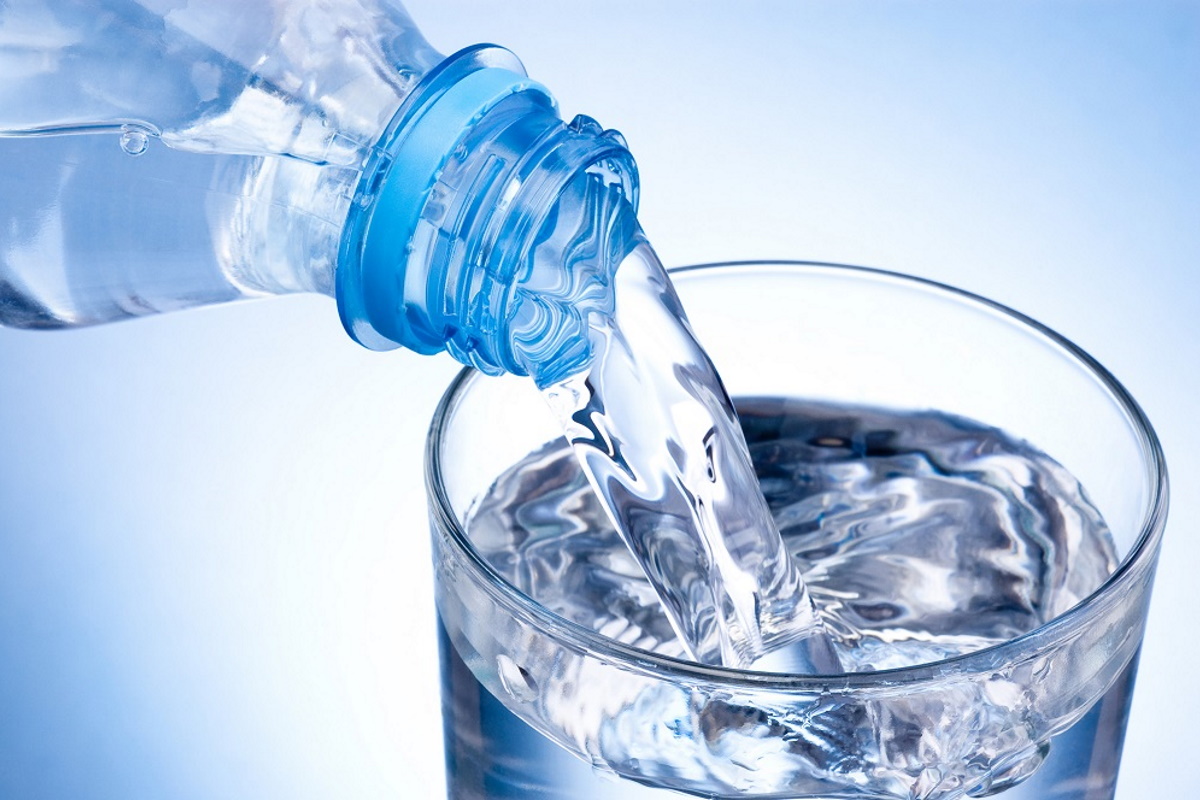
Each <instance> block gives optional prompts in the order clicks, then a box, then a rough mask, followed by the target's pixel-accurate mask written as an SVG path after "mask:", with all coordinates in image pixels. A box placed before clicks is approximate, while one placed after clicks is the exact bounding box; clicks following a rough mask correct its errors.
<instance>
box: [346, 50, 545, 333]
mask: <svg viewBox="0 0 1200 800" xmlns="http://www.w3.org/2000/svg"><path fill="white" fill-rule="evenodd" d="M437 84H438V81H434V82H433V85H431V86H430V87H429V90H426V91H421V90H420V89H418V92H420V96H415V97H413V98H410V99H412V100H415V101H416V102H415V103H413V104H406V108H405V109H402V110H401V112H400V113H399V114H398V115H397V121H396V122H395V123H394V124H393V126H392V128H391V133H390V134H385V135H384V137H383V138H382V139H381V140H380V142H379V144H378V145H377V147H376V150H377V153H376V155H375V157H374V158H373V159H372V161H371V163H369V164H368V166H367V168H366V169H365V170H364V172H363V178H362V180H361V181H360V184H359V191H358V193H357V194H356V197H355V202H354V204H353V206H352V210H351V212H350V218H349V219H348V220H347V227H346V233H345V235H344V236H343V243H342V251H341V253H340V263H339V264H338V269H337V298H338V311H339V313H340V315H341V318H342V324H343V325H344V326H345V328H346V331H347V332H348V333H349V334H350V336H351V338H353V339H354V340H355V341H357V342H359V343H360V344H362V345H364V346H366V347H368V348H370V349H373V350H389V349H393V348H395V347H398V346H401V345H402V346H404V347H407V348H409V349H411V350H415V351H416V352H419V353H435V352H438V351H440V350H442V349H443V348H444V343H443V342H442V340H441V339H439V338H437V337H435V336H431V335H430V334H429V333H428V332H424V331H422V330H420V329H419V328H417V327H414V326H413V325H411V324H410V321H409V315H408V314H407V313H406V303H405V280H406V273H407V269H406V266H407V262H408V254H409V251H410V249H411V242H412V238H413V235H414V233H415V232H416V229H417V224H418V222H419V220H420V218H421V214H422V212H423V210H424V208H425V205H426V202H427V201H428V200H429V195H430V192H431V191H432V189H433V187H434V185H435V184H436V183H437V181H438V178H439V177H440V176H441V173H442V171H443V169H444V168H445V166H446V163H447V162H448V161H449V159H450V158H451V156H452V154H453V153H454V151H455V149H456V148H457V147H458V145H459V143H460V142H461V141H462V139H463V138H464V137H465V136H466V134H467V133H468V132H469V131H470V130H471V128H472V127H473V126H474V125H475V124H476V123H477V122H478V121H479V120H480V119H481V118H482V117H483V116H484V115H485V114H487V113H488V111H490V110H491V109H493V108H494V107H495V106H496V105H497V104H498V103H500V102H501V101H503V100H504V99H506V98H508V97H510V96H512V95H513V94H517V93H520V92H535V93H537V94H540V95H542V96H543V97H544V98H545V101H546V103H547V104H548V106H549V107H553V104H554V100H553V97H552V96H551V95H550V92H549V90H547V89H546V88H545V87H544V86H542V85H541V84H539V83H537V82H536V81H533V80H530V79H529V78H527V77H525V76H524V75H521V74H519V73H516V72H513V71H511V70H508V69H503V68H499V67H483V68H478V69H475V70H474V71H471V72H469V73H468V74H466V75H463V76H462V77H460V78H458V79H457V80H453V81H452V82H450V83H449V84H448V85H446V86H445V87H444V88H443V89H442V90H441V91H440V92H438V91H436V89H437V88H438V86H437ZM431 95H432V96H431ZM411 277H412V278H413V279H420V280H422V281H424V280H426V276H424V275H419V276H411ZM410 288H413V289H417V290H418V292H419V291H420V287H410Z"/></svg>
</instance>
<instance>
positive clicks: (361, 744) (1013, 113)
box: [0, 0, 1200, 800]
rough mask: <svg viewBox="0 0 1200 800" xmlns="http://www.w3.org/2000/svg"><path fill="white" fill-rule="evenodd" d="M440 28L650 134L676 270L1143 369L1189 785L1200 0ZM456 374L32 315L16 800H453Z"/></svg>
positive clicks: (642, 7)
mask: <svg viewBox="0 0 1200 800" xmlns="http://www.w3.org/2000/svg"><path fill="white" fill-rule="evenodd" d="M408 8H409V10H410V11H411V12H412V14H413V17H414V18H415V19H416V20H417V22H418V24H419V25H420V26H421V27H422V29H423V30H424V31H425V32H426V34H427V36H428V38H429V40H430V41H431V42H432V43H433V44H434V45H435V46H436V47H438V48H439V49H441V50H442V51H444V52H451V51H453V50H456V49H458V48H459V47H462V46H465V45H467V44H470V43H473V42H476V41H494V42H499V43H502V44H505V45H507V46H508V47H510V48H511V49H513V50H514V51H516V52H517V53H518V54H519V55H521V57H522V58H523V60H524V61H525V63H526V65H527V67H528V69H529V71H530V73H531V74H532V75H533V76H534V77H536V78H538V79H540V80H542V81H543V82H544V83H546V84H547V85H549V86H550V87H551V88H552V89H553V90H554V91H555V93H556V94H557V95H558V96H559V98H560V100H561V103H562V106H563V110H564V113H565V114H566V115H568V116H569V115H572V114H575V113H578V112H587V113H588V114H591V115H592V116H595V117H596V118H597V119H599V120H601V121H602V122H603V123H604V124H606V125H609V126H613V127H617V128H619V129H621V130H622V131H623V132H624V133H625V134H626V136H627V138H628V139H629V141H630V143H631V146H632V148H633V150H634V152H635V154H636V155H637V157H638V159H639V162H640V164H641V168H642V175H643V190H644V194H643V213H642V218H643V222H644V225H645V228H646V230H647V231H648V232H649V234H650V236H651V238H652V240H653V241H654V242H655V244H656V246H657V247H658V249H659V252H660V254H661V255H662V257H663V259H664V260H665V261H666V262H667V263H668V264H672V265H682V264H687V263H693V262H701V261H714V260H722V259H745V258H808V259H819V260H831V261H840V262H848V263H859V264H866V265H871V266H877V267H884V268H889V269H895V270H900V271H906V272H911V273H914V274H917V275H922V276H925V277H929V278H934V279H937V280H941V281H945V282H948V283H952V284H955V285H957V286H961V287H963V288H966V289H969V290H972V291H975V292H978V293H980V294H983V295H986V296H989V297H992V298H994V299H996V300H999V301H1001V302H1003V303H1006V304H1008V305H1011V306H1013V307H1015V308H1017V309H1020V310H1022V311H1024V312H1026V313H1029V314H1031V315H1032V316H1034V317H1036V318H1038V319H1040V320H1042V321H1043V322H1045V323H1047V324H1049V325H1050V326H1052V327H1054V328H1056V329H1058V330H1059V331H1061V332H1063V333H1064V334H1066V335H1067V336H1069V337H1071V338H1072V339H1074V340H1075V341H1077V342H1078V343H1079V344H1081V345H1082V346H1083V347H1084V348H1086V349H1087V350H1089V351H1090V352H1091V353H1092V354H1093V355H1095V356H1096V357H1097V358H1098V359H1099V360H1100V361H1101V362H1103V363H1105V364H1106V365H1107V366H1109V368H1110V369H1112V371H1113V372H1114V373H1115V374H1116V375H1117V376H1118V377H1119V378H1120V379H1121V380H1122V381H1124V382H1125V384H1126V385H1127V386H1128V387H1129V389H1130V390H1131V391H1132V392H1133V394H1134V395H1135V396H1136V397H1137V398H1139V400H1140V401H1141V402H1142V404H1143V405H1144V407H1145V409H1146V411H1147V412H1148V414H1149V415H1150V417H1151V419H1152V420H1153V421H1154V423H1155V425H1156V426H1157V428H1158V431H1159V433H1160V435H1161V437H1162V439H1163V441H1164V443H1165V446H1166V449H1167V455H1168V459H1169V462H1170V466H1171V470H1172V477H1173V485H1174V503H1173V509H1172V513H1171V520H1170V523H1169V527H1168V540H1167V545H1166V550H1165V554H1164V561H1163V563H1162V567H1161V569H1160V573H1159V580H1158V585H1157V588H1156V591H1155V599H1154V606H1153V610H1152V620H1151V624H1150V631H1149V634H1148V638H1147V641H1146V646H1145V651H1144V656H1143V661H1142V674H1141V679H1140V681H1139V686H1138V691H1137V695H1136V697H1135V704H1134V710H1133V718H1132V721H1131V725H1130V730H1129V740H1128V744H1127V747H1126V757H1125V761H1124V765H1123V768H1122V788H1121V790H1120V792H1119V796H1120V797H1122V798H1129V799H1131V800H1137V799H1138V798H1158V797H1162V798H1174V797H1190V796H1192V795H1193V794H1194V793H1195V789H1194V788H1193V779H1192V778H1191V777H1190V776H1189V775H1188V773H1190V772H1191V770H1190V769H1188V767H1189V766H1190V765H1191V763H1192V761H1193V759H1194V757H1195V752H1196V750H1197V748H1198V747H1200V734H1198V733H1197V724H1198V723H1200V719H1198V717H1200V687H1198V686H1197V681H1196V678H1195V677H1194V671H1195V667H1194V665H1195V663H1196V661H1197V659H1198V658H1200V647H1198V646H1197V644H1196V639H1195V638H1194V634H1195V631H1196V626H1197V623H1196V621H1195V619H1194V617H1195V615H1196V613H1197V612H1196V609H1197V608H1200V599H1198V597H1197V594H1198V592H1200V580H1198V579H1197V578H1196V577H1195V574H1194V573H1196V572H1197V570H1200V538H1198V537H1197V536H1196V533H1197V531H1200V500H1198V499H1197V498H1198V491H1197V489H1198V487H1200V424H1198V423H1197V421H1196V419H1195V417H1194V416H1192V414H1191V413H1190V412H1191V406H1192V402H1193V399H1194V398H1195V397H1197V396H1198V395H1200V322H1197V317H1198V315H1200V277H1198V276H1197V268H1198V266H1200V134H1198V133H1197V130H1198V126H1200V4H1197V3H1195V2H1187V3H1184V2H1181V3H1162V2H1147V1H1145V0H1139V2H1132V1H1131V2H1089V3H1083V2H1061V3H1043V2H1036V3H1034V2H1003V3H1001V2H972V3H957V2H956V3H949V2H946V3H941V2H928V3H920V4H915V3H908V2H881V3H869V4H867V3H853V2H851V3H844V2H839V3H833V2H828V3H794V2H786V3H785V2H776V3H766V2H761V3H748V4H733V3H725V4H720V5H717V4H705V3H695V2H655V3H647V2H633V1H632V0H622V1H621V2H607V3H604V4H598V3H596V4H572V3H564V2H549V0H547V1H546V2H529V1H528V0H522V2H516V0H513V2H508V3H504V4H499V3H487V4H485V3H482V2H477V3H468V2H454V1H451V0H413V1H412V2H410V3H409V4H408ZM947 335H953V334H952V332H947ZM454 371H455V368H454V365H453V364H452V363H451V362H449V361H448V360H447V359H424V358H421V357H419V356H415V355H412V354H390V355H378V354H373V353H368V352H366V351H364V350H362V349H360V348H358V347H357V346H356V345H354V344H352V343H351V342H350V341H349V340H348V339H347V338H346V337H345V335H344V334H343V333H342V332H341V330H340V327H339V324H338V321H337V315H336V313H335V310H334V308H333V305H332V303H331V302H330V301H328V300H325V299H323V298H316V297H293V298H284V299H279V300H272V301H264V302H259V303H252V304H245V305H239V306H232V307H226V308H219V309H209V310H203V311H197V312H187V313H183V314H179V315H175V316H173V317H170V318H159V319H147V320H144V321H138V322H134V323H126V324H121V325H117V326H111V327H108V328H101V329H94V330H87V331H75V332H67V333H45V334H37V333H25V332H16V331H9V330H0V374H2V375H3V384H2V385H3V389H2V391H3V400H2V401H0V454H2V458H3V462H2V464H3V466H2V467H0V470H2V472H0V515H2V516H0V798H20V799H23V798H294V799H295V800H301V799H307V798H433V797H439V796H441V794H442V792H443V789H442V786H443V783H442V776H441V751H440V722H439V711H438V702H437V677H436V652H435V639H434V628H433V608H432V601H431V577H430V569H429V551H428V543H427V541H426V529H425V511H424V500H423V496H422V484H421V474H420V467H421V456H422V452H421V449H422V443H423V437H424V432H425V426H426V423H427V420H428V418H429V416H430V415H431V413H432V411H433V407H434V404H435V402H436V399H437V396H438V395H439V394H440V391H441V389H442V388H443V387H444V386H445V384H446V383H447V382H448V381H449V379H450V377H451V375H452V374H453V373H454ZM1175 629H1178V630H1180V631H1182V634H1181V636H1180V638H1174V637H1173V636H1172V632H1173V630H1175Z"/></svg>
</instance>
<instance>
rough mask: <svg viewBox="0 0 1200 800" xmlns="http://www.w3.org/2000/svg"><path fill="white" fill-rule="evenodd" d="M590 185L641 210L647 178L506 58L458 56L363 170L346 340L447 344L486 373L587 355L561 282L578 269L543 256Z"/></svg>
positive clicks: (346, 250)
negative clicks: (557, 272)
mask: <svg viewBox="0 0 1200 800" xmlns="http://www.w3.org/2000/svg"><path fill="white" fill-rule="evenodd" d="M505 56H507V63H505ZM581 183H586V184H588V185H591V186H594V187H595V190H596V191H599V192H602V193H605V194H607V195H611V196H614V197H618V198H620V199H621V202H622V203H623V204H624V205H625V206H626V207H628V209H630V211H629V214H627V215H626V216H629V217H631V216H632V209H633V208H634V207H635V206H636V200H637V170H636V166H635V165H634V162H633V159H632V157H631V156H630V154H629V152H628V150H627V149H626V147H625V142H624V140H623V139H622V138H621V137H620V135H619V134H617V133H616V132H615V131H604V130H603V129H601V128H600V126H599V125H597V124H596V123H595V122H594V121H592V120H590V119H588V118H586V117H577V118H576V119H575V120H574V121H572V122H571V123H570V124H564V123H563V121H562V120H561V119H560V117H559V116H558V113H557V111H556V109H555V105H554V100H553V98H552V97H551V96H550V94H549V92H548V91H547V90H546V89H545V88H544V87H542V86H540V85H539V84H537V83H535V82H533V81H531V80H529V79H528V78H526V77H525V76H524V75H523V70H522V68H521V67H520V63H519V62H517V61H516V60H515V58H513V57H512V56H511V54H508V53H507V51H502V50H499V48H486V49H474V50H471V51H466V52H464V53H463V54H459V55H458V56H453V57H451V58H450V59H448V60H447V61H446V62H444V63H443V64H442V65H440V66H439V68H438V69H437V70H436V71H434V72H432V73H430V75H429V76H428V77H427V78H426V80H425V81H424V83H423V86H422V87H420V88H419V89H418V90H417V91H416V92H414V94H413V96H412V97H411V98H410V100H409V101H408V102H407V103H406V104H405V107H404V108H402V109H401V111H400V112H399V113H398V114H397V116H396V119H395V120H394V121H393V123H392V125H391V126H389V129H388V131H387V132H386V133H385V134H384V136H383V137H382V138H381V140H380V144H379V145H378V146H377V147H376V149H375V151H374V153H373V155H372V158H371V160H370V162H369V163H368V165H367V169H366V170H365V171H364V173H363V177H362V180H361V181H360V184H359V188H358V191H357V193H356V196H355V200H354V203H353V204H352V210H351V212H350V216H349V219H348V221H347V226H346V232H345V234H344V235H343V239H342V247H341V254H340V258H339V265H338V269H337V296H338V307H339V310H340V312H341V315H342V320H343V323H344V324H345V326H346V329H347V331H348V332H349V333H350V335H351V336H352V337H353V338H354V339H355V340H357V341H358V342H360V343H362V344H363V345H365V346H367V347H370V348H372V349H390V348H393V347H398V346H403V347H406V348H408V349H411V350H415V351H417V352H420V353H434V352H439V351H441V350H448V351H449V352H450V353H451V355H453V356H454V357H455V358H456V359H458V360H459V361H461V362H462V363H464V364H468V365H471V366H474V367H477V368H479V369H481V370H482V371H484V372H487V373H500V372H511V373H516V374H526V373H528V372H530V371H531V369H533V368H534V365H537V364H539V363H541V362H543V361H546V360H551V359H553V360H557V361H563V360H564V359H565V360H566V361H570V360H572V359H575V360H579V359H580V358H582V357H583V356H582V355H581V352H584V351H586V349H587V347H586V334H587V331H586V319H585V315H582V314H580V313H579V309H578V308H575V309H572V304H573V303H574V302H575V298H573V297H572V292H570V291H565V290H562V289H561V287H565V286H569V285H574V284H577V283H578V279H579V276H569V275H562V276H559V277H560V278H562V280H554V279H547V277H546V275H545V272H546V270H547V269H550V270H553V269H555V265H551V264H547V263H546V259H545V257H542V258H538V257H537V253H538V251H539V242H544V240H545V239H546V238H547V237H548V236H551V235H552V231H553V230H554V229H556V228H557V227H561V225H560V224H559V219H558V218H559V217H562V216H563V215H564V212H566V213H567V215H568V216H570V211H571V210H570V209H564V208H563V206H564V205H566V204H570V203H573V202H574V200H573V198H574V197H575V196H576V195H577V194H578V187H579V186H580V185H581ZM572 187H575V188H574V189H573V188H572ZM540 249H541V250H542V251H543V256H544V251H545V248H544V247H543V248H540ZM535 262H536V263H535ZM615 266H616V265H615V264H613V265H612V268H614V269H615ZM559 268H560V269H562V270H564V271H569V270H571V269H572V266H571V265H570V264H562V265H559ZM556 287H560V288H556ZM531 294H532V295H535V297H534V299H533V301H532V302H530V295H531ZM534 307H536V312H531V310H532V309H534ZM563 368H567V369H569V366H567V367H563Z"/></svg>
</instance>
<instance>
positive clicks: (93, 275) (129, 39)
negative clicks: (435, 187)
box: [0, 0, 442, 327]
mask: <svg viewBox="0 0 1200 800" xmlns="http://www.w3.org/2000/svg"><path fill="white" fill-rule="evenodd" d="M441 59H442V57H441V56H440V55H439V54H438V53H437V52H435V51H434V50H432V48H430V47H429V46H428V44H426V43H425V41H424V39H423V38H422V37H421V35H420V33H419V32H418V31H417V30H416V28H415V27H414V26H413V24H412V22H411V21H410V20H409V18H408V16H407V14H406V13H405V12H404V10H403V9H402V8H401V7H400V6H399V5H398V4H395V3H388V2H386V0H383V1H381V0H338V2H308V1H306V0H271V1H270V2H260V3H253V4H249V5H247V4H243V3H240V2H220V3H205V4H192V5H189V6H186V7H181V8H171V4H169V3H166V2H162V0H140V2H134V0H104V1H103V3H100V4H98V3H96V2H89V3H82V2H62V1H61V0H55V1H54V2H49V3H45V2H26V1H25V0H14V2H11V3H7V4H5V6H4V7H3V8H0V74H3V75H4V78H3V80H2V81H0V134H3V136H0V160H2V162H3V163H4V165H5V166H4V168H3V169H2V170H0V323H2V324H5V325H11V326H18V327H64V326H75V325H87V324H96V323H101V322H108V321H112V320H116V319H121V318H124V317H129V316H137V315H141V314H146V313H154V312H160V311H168V310H173V309H177V308H183V307H188V306H194V305H201V304H206V303H216V302H224V301H227V300H232V299H237V298H240V297H246V296H255V295H260V294H276V293H281V292H289V291H318V292H324V293H330V294H332V293H333V291H334V290H333V285H334V279H333V274H334V270H335V266H336V262H337V257H338V248H339V243H340V238H341V233H342V229H343V228H344V226H345V224H346V219H347V214H348V211H349V208H350V204H351V202H352V200H353V197H354V193H355V188H356V186H357V184H358V181H359V178H360V175H361V171H362V168H363V165H364V164H365V163H366V161H367V160H368V158H369V156H370V154H371V152H372V148H373V147H375V145H376V143H377V141H378V139H379V136H380V134H381V133H382V131H383V130H384V129H385V127H386V126H387V124H388V122H389V120H391V119H392V118H393V116H394V115H395V114H396V112H397V109H398V108H399V107H400V106H401V105H402V103H403V101H404V99H405V98H406V97H407V96H408V94H409V93H411V91H412V90H413V88H414V87H415V86H416V85H417V84H418V82H419V81H420V79H421V77H422V76H423V75H424V74H425V73H426V72H428V71H429V70H430V69H431V68H433V66H435V65H436V64H437V63H438V62H439V61H440V60H441Z"/></svg>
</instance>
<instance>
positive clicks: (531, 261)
mask: <svg viewBox="0 0 1200 800" xmlns="http://www.w3.org/2000/svg"><path fill="white" fill-rule="evenodd" d="M518 138H520V137H519V136H518ZM580 179H583V180H591V181H596V182H599V183H601V184H603V185H604V186H606V187H608V190H609V191H610V192H612V193H615V194H617V195H619V196H620V197H621V198H623V202H624V203H626V204H628V206H629V208H630V209H631V211H632V212H634V213H636V209H637V201H638V176H637V166H636V163H635V162H634V160H633V157H632V156H631V155H630V153H629V151H628V149H627V146H626V143H625V140H624V138H623V137H622V136H621V135H620V133H618V132H617V131H614V130H605V129H604V128H602V127H601V126H600V125H599V124H598V123H597V122H596V121H595V120H593V119H591V118H590V117H586V116H583V115H580V116H577V117H575V119H573V120H572V121H571V122H570V123H568V124H565V125H564V124H563V123H562V122H561V121H560V120H559V119H558V118H557V116H556V117H555V118H554V120H553V123H552V124H549V125H546V126H545V127H544V129H542V131H541V132H540V134H539V135H538V136H537V137H536V139H534V140H532V141H531V142H530V143H529V145H528V147H526V148H524V151H523V153H522V155H521V157H520V158H519V159H517V160H516V161H515V163H514V164H513V165H512V167H511V169H510V170H508V171H505V172H503V173H501V174H499V175H498V176H496V177H495V179H494V181H493V186H492V187H490V189H491V191H490V196H491V197H494V198H496V199H497V202H496V203H495V204H494V205H492V206H490V207H489V208H487V209H486V210H485V211H484V212H483V213H482V215H481V219H480V223H481V224H479V225H478V227H476V228H474V229H470V228H471V227H472V226H469V225H466V224H464V225H463V226H462V227H461V229H459V230H457V231H456V232H455V235H456V236H458V237H461V241H463V243H464V248H463V250H464V258H463V259H462V262H461V263H458V264H454V265H453V268H456V269H458V270H459V276H458V280H457V282H455V281H451V282H450V283H455V285H456V287H457V291H458V297H457V298H456V301H455V302H454V303H453V306H454V307H455V308H456V309H458V310H459V314H458V317H457V319H456V320H454V321H453V322H452V323H451V324H452V325H456V326H457V329H458V330H459V331H460V332H461V335H455V336H453V337H450V338H449V340H448V341H447V349H448V350H449V351H450V353H451V354H452V355H453V356H454V357H455V358H456V359H458V360H459V361H460V362H462V363H464V364H467V365H468V366H473V367H476V368H477V369H479V370H481V371H483V372H485V373H488V374H496V373H501V372H507V373H512V374H516V375H527V374H529V371H530V368H531V364H530V361H531V359H532V361H534V362H540V360H541V359H544V358H549V357H551V355H550V354H551V353H552V352H555V351H557V352H562V351H563V350H564V349H565V350H572V349H578V348H573V347H572V345H571V342H574V341H576V340H582V339H585V338H586V331H585V330H582V329H580V328H579V327H578V325H572V324H570V321H569V320H567V319H565V318H562V317H561V316H560V315H556V314H553V313H549V312H551V309H552V307H553V306H554V305H555V304H556V303H559V304H560V303H562V302H564V301H565V302H568V303H570V302H571V301H570V300H569V299H566V298H560V297H557V296H556V295H554V293H553V292H551V293H550V294H546V295H542V294H541V291H542V288H532V287H529V286H527V285H526V283H525V281H526V279H527V277H528V276H529V275H530V274H531V273H532V272H534V271H536V270H539V269H542V268H546V269H551V270H555V271H562V272H572V273H574V272H578V266H577V265H573V264H568V263H553V262H548V263H546V264H541V263H540V260H541V257H539V256H537V255H535V253H534V250H535V248H537V247H538V246H539V245H540V243H541V240H542V239H543V238H544V237H545V236H547V235H549V231H550V230H551V229H552V228H553V227H554V225H552V224H550V221H551V218H554V219H556V220H559V221H561V220H562V218H563V217H564V215H570V214H571V213H573V212H577V211H579V209H574V208H566V207H564V205H563V203H564V202H567V203H569V202H571V201H566V200H564V199H563V198H564V197H566V196H567V194H568V187H570V186H571V185H572V184H573V183H574V182H575V181H577V180H580ZM472 222H473V220H472ZM581 232H582V231H581ZM594 233H595V232H594ZM594 233H593V235H594ZM610 266H611V267H612V268H615V267H616V264H615V263H613V264H611V265H610ZM573 280H575V281H578V280H587V277H586V276H584V275H583V274H579V275H574V277H573ZM450 283H447V284H446V285H447V286H449V285H450ZM543 288H544V287H543ZM556 288H561V287H558V286H557V282H556ZM519 290H521V291H519ZM518 294H522V295H530V294H532V295H535V296H538V297H539V299H540V300H541V301H543V302H542V303H540V304H539V305H541V309H542V311H543V312H547V313H548V317H547V318H546V319H543V320H542V323H543V325H542V327H543V328H545V329H544V330H542V331H540V332H531V331H528V330H522V331H520V332H518V331H517V330H516V329H514V328H512V327H511V325H513V324H515V322H514V321H515V320H516V317H517V307H518V306H519V305H520V301H519V300H518ZM576 310H579V311H581V312H582V309H576ZM571 316H572V317H573V316H574V315H573V314H572V315H571ZM555 318H557V323H555V322H554V321H553V320H554V319H555ZM546 325H549V327H548V328H546V327H545V326H546ZM531 336H532V338H530V337H531Z"/></svg>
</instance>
